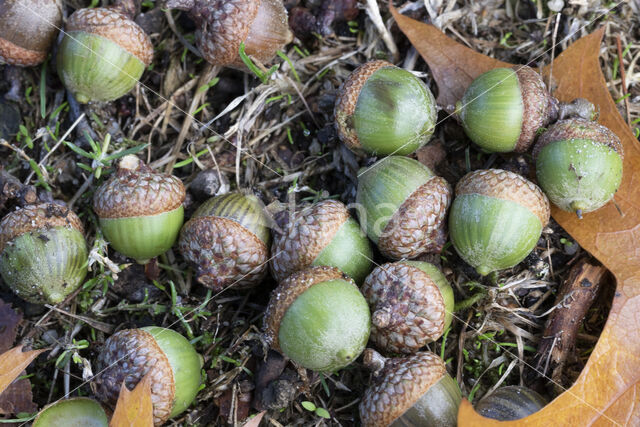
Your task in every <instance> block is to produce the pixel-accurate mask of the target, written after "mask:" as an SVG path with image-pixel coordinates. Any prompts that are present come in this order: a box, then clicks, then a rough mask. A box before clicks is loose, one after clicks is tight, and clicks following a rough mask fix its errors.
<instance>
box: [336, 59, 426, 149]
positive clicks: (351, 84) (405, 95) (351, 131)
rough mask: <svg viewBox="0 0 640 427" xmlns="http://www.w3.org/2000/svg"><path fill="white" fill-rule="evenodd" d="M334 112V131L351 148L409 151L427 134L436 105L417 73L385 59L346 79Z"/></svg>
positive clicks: (424, 142) (422, 143) (357, 70)
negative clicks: (412, 72)
mask: <svg viewBox="0 0 640 427" xmlns="http://www.w3.org/2000/svg"><path fill="white" fill-rule="evenodd" d="M334 115H335V120H336V128H337V130H338V135H339V136H340V139H341V140H342V141H343V142H344V143H345V144H346V145H347V147H349V148H350V149H352V150H358V149H362V150H364V151H366V152H367V153H370V154H375V155H379V156H386V155H389V154H398V155H407V154H411V153H413V152H414V151H416V150H417V149H418V148H420V147H422V146H423V145H425V144H426V143H427V142H428V141H429V139H431V135H433V131H434V130H435V126H436V116H437V107H436V101H435V99H434V97H433V94H432V93H431V91H430V90H429V88H428V87H427V86H425V84H424V83H423V82H422V81H421V80H420V79H419V78H417V77H416V76H414V75H413V74H411V73H410V72H408V71H406V70H404V69H402V68H399V67H396V66H395V65H393V64H391V63H389V62H387V61H371V62H367V63H366V64H363V65H361V66H360V67H358V68H357V69H356V70H355V71H354V72H353V73H351V75H350V76H349V78H348V79H347V80H346V81H345V82H344V84H343V85H342V87H341V88H340V91H339V95H338V99H337V101H336V107H335V112H334Z"/></svg>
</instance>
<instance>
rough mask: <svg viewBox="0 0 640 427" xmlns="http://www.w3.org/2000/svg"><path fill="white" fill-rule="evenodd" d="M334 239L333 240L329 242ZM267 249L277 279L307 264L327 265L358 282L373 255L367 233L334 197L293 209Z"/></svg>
mask: <svg viewBox="0 0 640 427" xmlns="http://www.w3.org/2000/svg"><path fill="white" fill-rule="evenodd" d="M334 241H337V243H336V244H335V245H332V242H334ZM338 246H339V247H338ZM271 253H272V254H273V257H272V258H271V261H270V263H271V272H272V274H273V277H274V278H275V279H276V280H277V281H281V280H283V279H285V278H286V277H288V276H290V275H291V274H292V273H294V272H296V271H300V270H304V269H305V268H307V267H309V266H311V265H329V266H331V267H337V268H339V269H340V270H342V271H343V272H344V273H346V274H347V275H348V276H350V277H352V278H353V279H354V280H355V281H356V283H362V280H364V277H365V276H366V275H367V273H368V272H369V271H370V270H371V259H372V258H373V252H372V250H371V246H370V245H369V241H368V240H367V237H366V236H364V235H363V233H362V232H361V231H360V228H359V226H358V224H357V223H356V222H355V220H354V219H353V218H351V216H350V215H349V211H348V210H347V207H346V206H345V205H344V204H343V203H341V202H338V201H336V200H324V201H321V202H319V203H316V204H315V205H313V206H310V207H307V208H303V209H302V210H300V211H299V212H296V214H295V216H294V218H293V219H292V220H291V221H290V222H289V223H288V224H287V225H286V227H285V229H284V231H283V234H282V235H280V236H278V235H276V237H275V239H274V242H273V246H272V248H271ZM322 255H325V256H324V257H323V256H322ZM324 262H328V264H324Z"/></svg>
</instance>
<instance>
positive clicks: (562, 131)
mask: <svg viewBox="0 0 640 427" xmlns="http://www.w3.org/2000/svg"><path fill="white" fill-rule="evenodd" d="M533 156H534V158H535V160H536V176H537V178H538V183H539V184H540V187H542V190H544V192H545V194H546V195H547V197H549V200H551V202H552V203H554V204H555V205H556V206H558V207H559V208H560V209H563V210H565V211H568V212H575V213H576V214H577V215H578V217H579V218H582V214H583V213H586V212H592V211H595V210H596V209H599V208H601V207H602V206H604V205H605V204H606V203H607V202H608V201H609V200H611V199H612V198H613V195H614V194H615V192H616V191H617V190H618V187H620V183H621V182H622V160H623V156H624V154H623V149H622V143H621V142H620V139H619V138H618V137H617V136H616V135H615V134H614V133H613V132H611V131H610V130H609V129H607V128H606V127H604V126H602V125H599V124H597V123H595V122H591V121H587V120H583V119H570V120H562V121H559V122H557V123H556V124H554V125H553V126H551V127H550V128H549V129H548V130H546V131H545V132H544V133H543V134H542V135H540V137H539V138H538V142H537V143H536V145H535V147H534V149H533Z"/></svg>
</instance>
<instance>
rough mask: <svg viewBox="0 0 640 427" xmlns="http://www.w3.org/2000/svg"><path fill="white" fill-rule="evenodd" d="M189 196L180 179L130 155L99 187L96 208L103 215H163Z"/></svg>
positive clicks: (94, 205) (104, 216)
mask: <svg viewBox="0 0 640 427" xmlns="http://www.w3.org/2000/svg"><path fill="white" fill-rule="evenodd" d="M185 197H186V191H185V189H184V185H183V184H182V181H181V180H180V179H178V178H176V177H175V176H173V175H168V174H163V173H158V172H154V171H153V170H151V168H149V167H148V166H147V165H145V164H144V163H143V162H142V161H141V160H140V159H138V158H137V157H136V156H134V155H128V156H124V157H123V158H122V159H120V162H119V163H118V168H117V170H116V173H114V174H113V176H112V177H111V178H110V179H109V180H107V181H106V182H105V183H104V184H102V185H101V186H100V188H98V189H97V190H96V192H95V196H94V197H93V210H94V211H95V212H96V214H97V215H98V216H99V217H100V218H131V217H137V216H150V215H159V214H162V213H165V212H170V211H172V210H174V209H177V208H179V207H180V205H182V203H183V202H184V199H185Z"/></svg>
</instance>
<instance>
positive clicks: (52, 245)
mask: <svg viewBox="0 0 640 427" xmlns="http://www.w3.org/2000/svg"><path fill="white" fill-rule="evenodd" d="M83 232H84V229H83V227H82V223H81V222H80V218H78V216H77V215H76V214H75V213H73V212H72V211H71V210H69V209H68V208H66V207H63V206H60V205H56V204H53V203H43V204H37V205H27V206H26V207H24V208H20V209H18V210H16V211H14V212H11V213H10V214H8V215H7V216H5V217H4V218H3V219H2V222H0V274H1V275H2V279H3V280H4V282H5V283H6V284H7V285H8V286H9V287H10V288H11V289H12V290H13V291H14V292H15V293H16V295H18V296H19V297H20V298H22V299H25V300H27V301H29V302H33V303H36V304H45V303H48V304H58V303H59V302H62V301H63V300H64V299H65V298H66V297H67V296H68V295H70V294H71V293H73V292H74V291H75V290H76V289H78V288H79V287H80V286H81V285H82V281H83V280H84V277H85V276H86V275H87V265H88V261H87V260H88V250H87V245H86V243H85V240H84V237H83V235H82V234H83Z"/></svg>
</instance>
